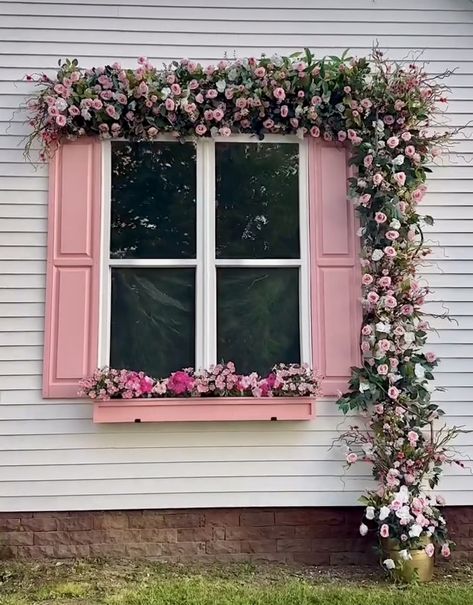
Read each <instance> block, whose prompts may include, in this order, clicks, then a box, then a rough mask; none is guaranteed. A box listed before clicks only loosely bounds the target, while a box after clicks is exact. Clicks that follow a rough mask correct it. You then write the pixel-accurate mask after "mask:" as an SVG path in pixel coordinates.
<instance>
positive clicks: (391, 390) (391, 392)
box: [388, 387, 400, 399]
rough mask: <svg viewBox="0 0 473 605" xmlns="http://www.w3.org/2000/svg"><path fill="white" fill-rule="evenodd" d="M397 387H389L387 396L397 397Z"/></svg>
mask: <svg viewBox="0 0 473 605" xmlns="http://www.w3.org/2000/svg"><path fill="white" fill-rule="evenodd" d="M399 393H400V391H399V389H397V388H396V387H389V389H388V397H389V398H390V399H397V398H398V397H399Z"/></svg>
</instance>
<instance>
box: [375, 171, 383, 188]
mask: <svg viewBox="0 0 473 605" xmlns="http://www.w3.org/2000/svg"><path fill="white" fill-rule="evenodd" d="M383 179H384V177H383V175H382V174H381V173H380V172H377V173H376V174H375V175H374V176H373V184H374V185H375V186H376V187H378V185H381V183H382V182H383Z"/></svg>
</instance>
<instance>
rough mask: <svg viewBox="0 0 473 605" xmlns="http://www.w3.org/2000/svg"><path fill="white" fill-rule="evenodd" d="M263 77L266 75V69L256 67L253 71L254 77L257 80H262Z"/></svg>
mask: <svg viewBox="0 0 473 605" xmlns="http://www.w3.org/2000/svg"><path fill="white" fill-rule="evenodd" d="M265 75H266V69H265V68H264V67H263V66H260V67H257V68H256V69H255V76H256V77H257V78H264V76H265Z"/></svg>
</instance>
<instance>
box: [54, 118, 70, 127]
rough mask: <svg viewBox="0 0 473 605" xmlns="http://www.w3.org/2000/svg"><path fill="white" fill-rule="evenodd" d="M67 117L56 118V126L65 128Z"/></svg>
mask: <svg viewBox="0 0 473 605" xmlns="http://www.w3.org/2000/svg"><path fill="white" fill-rule="evenodd" d="M66 121H67V120H66V116H57V117H56V124H57V125H58V126H65V125H66Z"/></svg>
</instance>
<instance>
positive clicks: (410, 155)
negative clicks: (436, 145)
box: [404, 145, 416, 158]
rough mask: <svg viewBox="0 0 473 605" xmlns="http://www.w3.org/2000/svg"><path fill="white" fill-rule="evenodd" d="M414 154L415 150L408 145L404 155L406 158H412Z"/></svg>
mask: <svg viewBox="0 0 473 605" xmlns="http://www.w3.org/2000/svg"><path fill="white" fill-rule="evenodd" d="M415 152H416V148H415V147H414V146H413V145H408V146H407V147H406V149H405V150H404V153H405V154H406V155H407V157H408V158H412V157H413V155H414V154H415Z"/></svg>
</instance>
